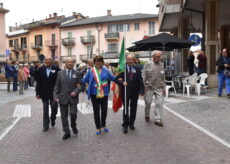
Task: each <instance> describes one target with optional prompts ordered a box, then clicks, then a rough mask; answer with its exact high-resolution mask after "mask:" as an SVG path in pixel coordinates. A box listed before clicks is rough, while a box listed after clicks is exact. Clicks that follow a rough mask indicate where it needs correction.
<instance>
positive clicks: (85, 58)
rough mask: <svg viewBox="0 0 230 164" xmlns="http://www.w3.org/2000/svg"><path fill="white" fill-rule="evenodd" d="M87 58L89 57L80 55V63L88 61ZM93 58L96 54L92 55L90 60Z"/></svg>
mask: <svg viewBox="0 0 230 164" xmlns="http://www.w3.org/2000/svg"><path fill="white" fill-rule="evenodd" d="M89 56H90V54H82V55H80V60H81V61H87V60H88V59H89ZM95 56H96V54H93V55H92V58H94V57H95Z"/></svg>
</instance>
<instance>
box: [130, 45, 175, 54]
mask: <svg viewBox="0 0 230 164" xmlns="http://www.w3.org/2000/svg"><path fill="white" fill-rule="evenodd" d="M127 50H128V51H129V52H137V51H154V50H161V51H163V47H146V46H144V45H143V44H140V45H135V46H132V47H129V48H127ZM172 50H173V49H170V48H167V47H165V48H164V51H172Z"/></svg>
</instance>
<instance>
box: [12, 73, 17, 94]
mask: <svg viewBox="0 0 230 164" xmlns="http://www.w3.org/2000/svg"><path fill="white" fill-rule="evenodd" d="M17 90H18V77H17V76H15V77H13V91H17Z"/></svg>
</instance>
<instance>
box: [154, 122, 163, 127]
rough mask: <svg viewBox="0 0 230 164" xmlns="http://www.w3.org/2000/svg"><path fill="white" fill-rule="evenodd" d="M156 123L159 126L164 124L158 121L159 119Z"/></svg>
mask: <svg viewBox="0 0 230 164" xmlns="http://www.w3.org/2000/svg"><path fill="white" fill-rule="evenodd" d="M155 125H157V126H161V127H162V126H164V124H163V123H162V122H157V121H155Z"/></svg>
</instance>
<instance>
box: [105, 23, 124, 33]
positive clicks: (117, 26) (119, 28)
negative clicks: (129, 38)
mask: <svg viewBox="0 0 230 164" xmlns="http://www.w3.org/2000/svg"><path fill="white" fill-rule="evenodd" d="M123 31H129V24H113V25H108V33H115V32H123Z"/></svg>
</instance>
